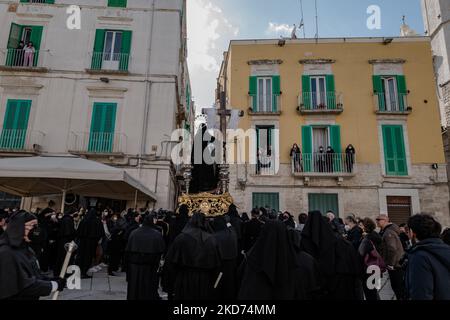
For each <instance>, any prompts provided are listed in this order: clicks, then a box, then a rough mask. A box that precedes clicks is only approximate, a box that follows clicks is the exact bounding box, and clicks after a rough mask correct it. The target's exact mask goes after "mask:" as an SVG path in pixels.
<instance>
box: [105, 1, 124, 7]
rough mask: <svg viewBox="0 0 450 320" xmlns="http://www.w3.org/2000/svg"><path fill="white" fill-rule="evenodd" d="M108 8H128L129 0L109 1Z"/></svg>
mask: <svg viewBox="0 0 450 320" xmlns="http://www.w3.org/2000/svg"><path fill="white" fill-rule="evenodd" d="M108 7H118V8H126V7H127V0H108Z"/></svg>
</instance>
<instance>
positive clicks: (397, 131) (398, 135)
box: [393, 126, 408, 176]
mask: <svg viewBox="0 0 450 320" xmlns="http://www.w3.org/2000/svg"><path fill="white" fill-rule="evenodd" d="M393 131H394V140H395V155H396V157H395V158H396V159H395V160H396V167H397V174H398V175H400V176H407V175H408V165H407V161H406V151H405V139H404V136H403V126H395V127H394V128H393Z"/></svg>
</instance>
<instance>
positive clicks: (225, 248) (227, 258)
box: [214, 217, 238, 301]
mask: <svg viewBox="0 0 450 320" xmlns="http://www.w3.org/2000/svg"><path fill="white" fill-rule="evenodd" d="M214 231H215V232H214V237H215V238H216V241H217V245H218V248H219V253H220V259H221V267H220V272H222V274H223V275H222V279H221V281H220V283H219V284H218V286H217V291H216V299H217V300H220V301H222V300H228V301H230V300H235V299H236V296H237V276H236V269H237V259H238V240H237V235H236V232H235V230H234V227H233V226H231V225H230V226H228V225H227V222H226V219H225V218H223V217H218V218H215V219H214Z"/></svg>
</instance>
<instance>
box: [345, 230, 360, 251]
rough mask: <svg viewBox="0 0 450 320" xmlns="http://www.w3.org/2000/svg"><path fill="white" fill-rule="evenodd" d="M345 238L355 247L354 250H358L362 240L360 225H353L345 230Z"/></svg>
mask: <svg viewBox="0 0 450 320" xmlns="http://www.w3.org/2000/svg"><path fill="white" fill-rule="evenodd" d="M347 240H348V241H350V242H351V243H352V245H353V247H355V249H356V250H358V248H359V245H360V244H361V240H362V230H361V228H360V227H358V226H355V227H354V228H352V229H350V230H349V231H348V232H347Z"/></svg>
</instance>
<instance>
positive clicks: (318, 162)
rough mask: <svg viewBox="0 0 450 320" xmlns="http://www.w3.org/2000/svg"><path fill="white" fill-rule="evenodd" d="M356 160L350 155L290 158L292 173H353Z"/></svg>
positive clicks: (312, 155) (300, 155) (308, 155)
mask: <svg viewBox="0 0 450 320" xmlns="http://www.w3.org/2000/svg"><path fill="white" fill-rule="evenodd" d="M355 162H356V159H355V155H354V154H350V153H348V154H347V153H302V154H295V155H294V156H293V157H291V165H292V173H293V174H300V173H321V174H341V173H353V172H354V165H355Z"/></svg>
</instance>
